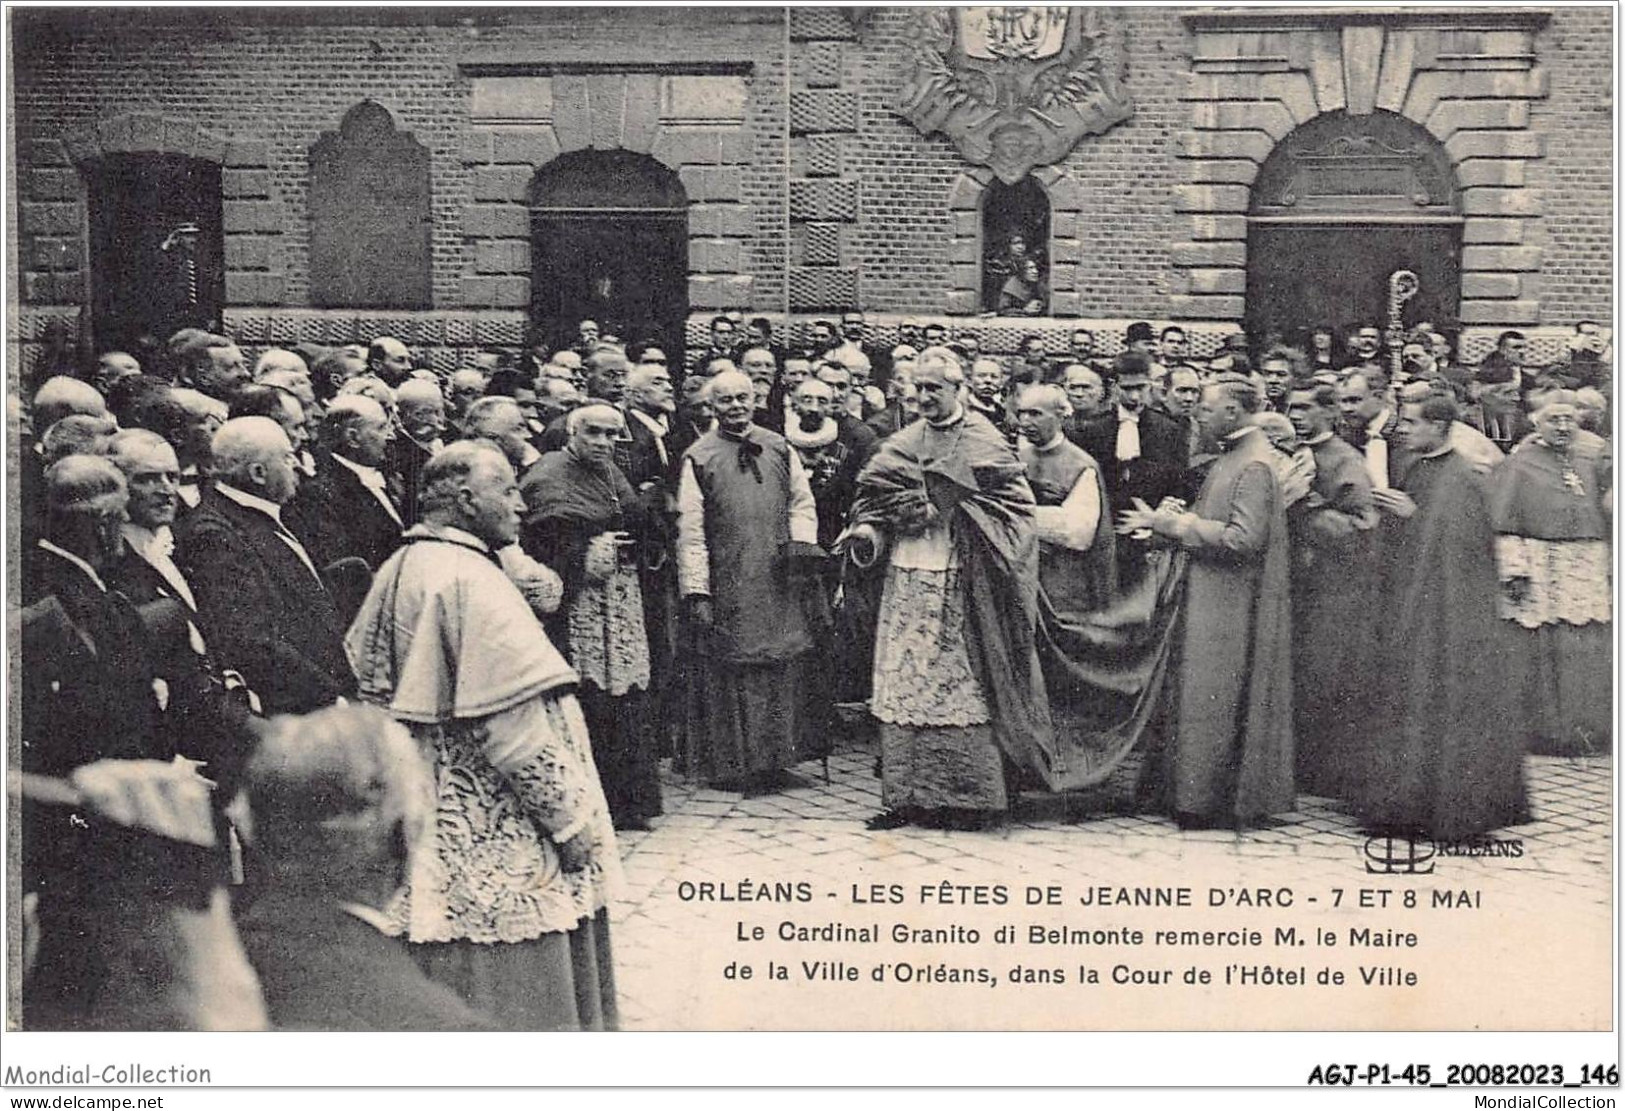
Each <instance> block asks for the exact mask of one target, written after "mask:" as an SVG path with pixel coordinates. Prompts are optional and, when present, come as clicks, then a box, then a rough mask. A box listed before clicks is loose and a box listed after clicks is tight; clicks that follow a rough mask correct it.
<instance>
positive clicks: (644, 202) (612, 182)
mask: <svg viewBox="0 0 1625 1111" xmlns="http://www.w3.org/2000/svg"><path fill="white" fill-rule="evenodd" d="M530 212H531V229H532V230H531V253H532V273H531V319H532V321H533V323H535V324H542V323H544V322H548V323H551V324H552V326H553V328H554V335H553V337H552V338H553V341H554V343H556V344H560V345H562V344H565V343H569V342H571V341H572V340H573V338H574V336H575V325H576V323H577V321H579V320H582V319H587V318H591V319H594V320H597V321H599V322H600V323H601V324H602V325H603V326H604V328H605V329H606V330H608V329H610V328H611V327H613V329H614V330H615V331H617V332H620V333H621V334H622V335H623V336H624V337H625V338H626V339H628V340H629V341H633V342H636V341H641V340H644V339H653V340H655V341H656V342H657V343H658V344H659V345H660V346H661V347H664V348H671V347H673V346H675V345H677V344H679V343H681V342H682V340H683V325H684V319H685V317H686V316H687V314H688V304H687V293H688V289H687V285H688V275H689V271H690V268H691V266H692V265H694V263H695V262H697V263H698V265H699V266H701V267H709V266H711V265H712V263H711V260H707V259H701V260H691V259H690V257H689V252H690V250H691V249H692V247H691V244H690V241H689V236H688V194H687V193H686V192H685V190H684V188H683V184H682V181H681V180H680V178H679V176H678V173H677V172H676V171H674V170H672V169H671V168H669V167H668V166H666V165H664V164H663V163H661V162H659V161H658V160H656V159H655V158H653V157H652V156H650V155H648V154H639V153H637V152H635V151H628V150H623V149H618V148H617V149H605V150H595V149H587V148H582V149H579V150H574V151H567V152H565V153H563V154H561V155H559V156H558V157H557V158H555V159H553V160H552V161H551V162H548V163H547V164H546V165H544V166H542V167H541V168H540V169H538V170H537V171H536V174H535V177H534V178H533V179H532V184H531V190H530ZM734 265H736V266H737V265H738V263H737V260H735V262H734Z"/></svg>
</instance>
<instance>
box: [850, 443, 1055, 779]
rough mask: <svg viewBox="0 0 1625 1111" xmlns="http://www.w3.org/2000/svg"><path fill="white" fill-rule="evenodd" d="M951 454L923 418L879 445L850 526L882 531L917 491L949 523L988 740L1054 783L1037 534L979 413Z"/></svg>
mask: <svg viewBox="0 0 1625 1111" xmlns="http://www.w3.org/2000/svg"><path fill="white" fill-rule="evenodd" d="M960 428H961V433H960V435H959V436H958V437H957V439H956V444H955V447H954V450H952V451H951V452H949V453H946V454H944V455H942V456H940V457H933V458H927V457H925V452H926V450H927V449H926V446H925V445H926V435H925V433H926V430H927V425H926V422H924V421H916V422H915V423H913V424H911V425H909V426H908V427H906V428H904V429H902V430H901V431H899V432H897V433H895V434H893V435H891V436H889V437H887V438H886V439H885V440H883V441H881V443H880V445H879V447H878V448H877V449H876V450H875V453H874V455H873V456H872V457H871V458H870V460H869V462H868V463H867V464H866V465H865V466H864V468H863V471H862V472H861V473H860V474H859V475H858V499H857V502H856V503H855V504H854V506H853V508H852V518H851V520H852V523H853V524H873V525H876V526H878V527H880V528H883V529H884V528H887V527H888V526H889V525H890V523H891V521H892V520H893V519H894V516H895V513H896V509H897V507H898V505H899V504H900V503H904V502H908V501H913V500H917V499H918V497H919V496H920V495H921V494H922V493H923V494H924V495H925V496H926V497H927V498H929V499H930V501H931V503H932V505H933V506H935V508H936V511H937V512H938V514H940V515H941V516H942V517H944V518H945V519H947V520H948V521H949V532H950V535H951V537H952V540H953V543H954V545H955V547H956V548H957V549H958V555H959V561H960V566H961V567H962V568H963V569H964V573H963V575H962V576H961V580H960V581H961V582H962V583H963V584H964V587H965V590H966V592H967V597H966V605H965V630H966V635H967V639H968V641H969V643H968V644H967V648H968V650H969V656H970V662H971V666H972V668H974V669H975V672H976V675H977V678H978V679H980V680H981V683H982V691H983V694H984V695H985V697H986V698H987V702H988V708H989V709H990V710H991V711H992V716H993V722H994V740H995V741H996V742H997V743H998V745H999V748H1000V749H1001V750H1002V751H1003V753H1004V754H1005V756H1006V757H1007V758H1008V759H1009V760H1010V762H1011V763H1012V764H1014V765H1015V766H1016V767H1017V768H1018V769H1021V770H1022V771H1024V772H1026V773H1028V774H1030V775H1031V776H1032V777H1034V778H1035V779H1036V780H1037V781H1039V782H1040V783H1042V784H1044V785H1045V786H1048V787H1050V788H1051V789H1055V788H1056V787H1057V785H1058V784H1060V783H1061V782H1062V781H1063V780H1064V779H1065V777H1066V775H1067V771H1068V764H1067V761H1066V759H1065V758H1064V756H1063V755H1062V753H1061V752H1060V751H1059V749H1058V748H1057V747H1056V743H1055V735H1054V730H1053V728H1052V727H1051V724H1050V714H1049V703H1048V700H1047V698H1046V697H1045V692H1044V680H1043V674H1042V671H1041V669H1040V667H1039V662H1038V651H1037V644H1036V641H1035V639H1034V632H1035V626H1036V623H1037V616H1038V539H1037V534H1036V533H1035V532H1034V530H1033V507H1034V502H1033V495H1032V490H1031V488H1030V487H1029V486H1028V484H1027V478H1026V474H1025V472H1024V470H1023V468H1022V466H1021V463H1020V461H1019V460H1018V459H1017V458H1016V457H1015V454H1014V453H1013V452H1012V451H1011V450H1010V447H1009V445H1008V444H1007V443H1006V442H1005V439H1004V437H1003V436H1002V435H1000V434H999V432H998V430H997V429H995V428H994V427H993V426H992V425H991V424H989V423H988V421H987V420H986V418H984V417H982V416H980V415H978V414H976V413H970V412H967V413H966V414H965V417H964V420H963V422H962V424H961V425H960Z"/></svg>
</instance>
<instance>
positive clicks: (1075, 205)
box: [947, 166, 1083, 316]
mask: <svg viewBox="0 0 1625 1111" xmlns="http://www.w3.org/2000/svg"><path fill="white" fill-rule="evenodd" d="M1030 176H1031V177H1032V179H1033V181H1035V182H1036V183H1037V184H1038V186H1039V188H1040V189H1042V190H1043V191H1044V193H1045V195H1046V196H1047V197H1048V198H1049V206H1050V223H1049V243H1048V245H1047V253H1048V256H1049V260H1050V270H1049V282H1050V315H1051V316H1076V315H1078V293H1077V289H1078V287H1077V269H1078V263H1079V261H1080V260H1079V257H1078V254H1079V245H1078V223H1079V220H1080V219H1081V218H1082V212H1081V208H1082V196H1083V194H1082V190H1080V189H1079V188H1078V184H1077V182H1075V181H1073V180H1072V178H1070V177H1068V176H1067V175H1066V174H1065V173H1063V172H1062V171H1061V170H1060V169H1058V168H1057V167H1055V166H1039V167H1037V168H1035V169H1034V170H1033V172H1032V174H1031V175H1030ZM993 180H994V177H993V171H992V170H990V169H988V168H987V167H985V166H978V167H976V168H974V169H970V170H966V171H964V172H963V173H961V174H960V175H959V177H958V179H957V180H955V182H954V186H953V191H952V192H951V193H950V194H949V198H948V207H949V210H950V213H951V216H952V218H953V236H952V239H951V240H950V253H949V259H950V262H951V274H950V283H949V289H948V298H947V309H948V312H949V313H950V314H952V315H955V316H969V315H972V314H975V313H979V312H981V311H982V296H981V295H982V258H983V251H984V245H983V243H982V207H983V203H984V201H985V200H986V194H987V190H988V187H989V185H990V184H991V183H992V181H993Z"/></svg>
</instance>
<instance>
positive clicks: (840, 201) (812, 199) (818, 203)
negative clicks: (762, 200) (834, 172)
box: [790, 181, 858, 220]
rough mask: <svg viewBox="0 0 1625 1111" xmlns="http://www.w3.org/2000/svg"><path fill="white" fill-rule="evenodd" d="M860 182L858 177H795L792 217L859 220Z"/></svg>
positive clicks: (791, 206) (792, 193)
mask: <svg viewBox="0 0 1625 1111" xmlns="http://www.w3.org/2000/svg"><path fill="white" fill-rule="evenodd" d="M857 218H858V183H857V182H856V181H792V182H791V183H790V219H792V220H856V219H857Z"/></svg>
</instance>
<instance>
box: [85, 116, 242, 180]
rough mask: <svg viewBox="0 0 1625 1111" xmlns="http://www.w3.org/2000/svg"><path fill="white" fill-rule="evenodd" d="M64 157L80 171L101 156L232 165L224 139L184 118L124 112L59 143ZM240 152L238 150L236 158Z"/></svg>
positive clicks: (230, 150) (230, 152)
mask: <svg viewBox="0 0 1625 1111" xmlns="http://www.w3.org/2000/svg"><path fill="white" fill-rule="evenodd" d="M62 142H63V146H64V148H65V149H66V153H67V156H68V158H69V159H70V160H71V161H72V162H73V164H74V165H75V166H78V167H80V168H81V169H82V168H83V167H84V166H85V164H86V163H88V162H91V161H94V160H95V159H97V158H100V157H101V156H102V155H104V154H178V155H184V156H186V157H187V158H196V159H200V160H201V161H204V162H213V163H216V164H217V165H221V166H225V165H229V164H232V162H231V159H232V143H231V139H230V138H229V137H228V136H225V135H222V134H220V133H219V132H216V131H211V130H210V129H208V128H206V127H203V126H202V125H200V124H199V123H198V122H197V121H196V120H193V119H189V118H187V117H185V116H170V115H163V114H160V113H156V112H124V113H121V114H119V115H117V116H109V117H108V118H107V119H104V120H101V121H100V122H98V123H97V124H96V125H95V126H93V127H85V128H81V129H79V130H77V131H73V132H70V133H69V134H68V135H67V136H65V137H64V138H63V140H62ZM243 153H244V152H243V151H242V150H241V148H239V151H238V154H239V157H240V156H241V155H242V154H243Z"/></svg>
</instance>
